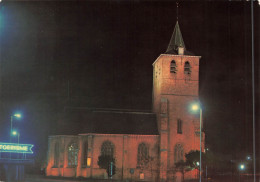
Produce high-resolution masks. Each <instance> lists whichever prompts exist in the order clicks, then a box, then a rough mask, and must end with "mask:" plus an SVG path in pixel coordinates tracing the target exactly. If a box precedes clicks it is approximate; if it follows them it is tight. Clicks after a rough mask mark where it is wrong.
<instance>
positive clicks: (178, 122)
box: [177, 119, 182, 134]
mask: <svg viewBox="0 0 260 182" xmlns="http://www.w3.org/2000/svg"><path fill="white" fill-rule="evenodd" d="M177 133H179V134H182V120H180V119H178V120H177Z"/></svg>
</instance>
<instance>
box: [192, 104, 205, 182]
mask: <svg viewBox="0 0 260 182" xmlns="http://www.w3.org/2000/svg"><path fill="white" fill-rule="evenodd" d="M191 109H192V110H193V111H198V110H199V111H200V163H199V164H200V182H201V166H202V162H201V151H202V146H201V138H202V137H201V128H202V126H201V125H202V121H201V120H202V109H201V106H200V105H199V104H192V106H191Z"/></svg>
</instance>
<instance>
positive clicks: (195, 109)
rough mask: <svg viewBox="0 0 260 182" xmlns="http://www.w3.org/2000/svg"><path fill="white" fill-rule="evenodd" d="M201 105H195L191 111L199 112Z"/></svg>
mask: <svg viewBox="0 0 260 182" xmlns="http://www.w3.org/2000/svg"><path fill="white" fill-rule="evenodd" d="M199 108H200V107H199V105H198V104H193V105H192V106H191V109H192V110H193V111H197V110H199Z"/></svg>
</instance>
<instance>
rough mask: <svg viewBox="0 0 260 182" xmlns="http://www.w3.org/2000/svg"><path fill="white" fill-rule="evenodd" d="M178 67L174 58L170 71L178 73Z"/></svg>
mask: <svg viewBox="0 0 260 182" xmlns="http://www.w3.org/2000/svg"><path fill="white" fill-rule="evenodd" d="M176 71H177V69H176V62H175V61H174V60H172V62H171V66H170V72H171V73H176Z"/></svg>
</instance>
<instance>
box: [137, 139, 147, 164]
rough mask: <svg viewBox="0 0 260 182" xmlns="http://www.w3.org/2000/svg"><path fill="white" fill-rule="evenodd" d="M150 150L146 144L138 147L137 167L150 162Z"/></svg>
mask: <svg viewBox="0 0 260 182" xmlns="http://www.w3.org/2000/svg"><path fill="white" fill-rule="evenodd" d="M148 156H149V149H148V147H147V145H146V144H145V143H141V144H139V146H138V153H137V166H141V165H145V164H146V163H147V162H148Z"/></svg>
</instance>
